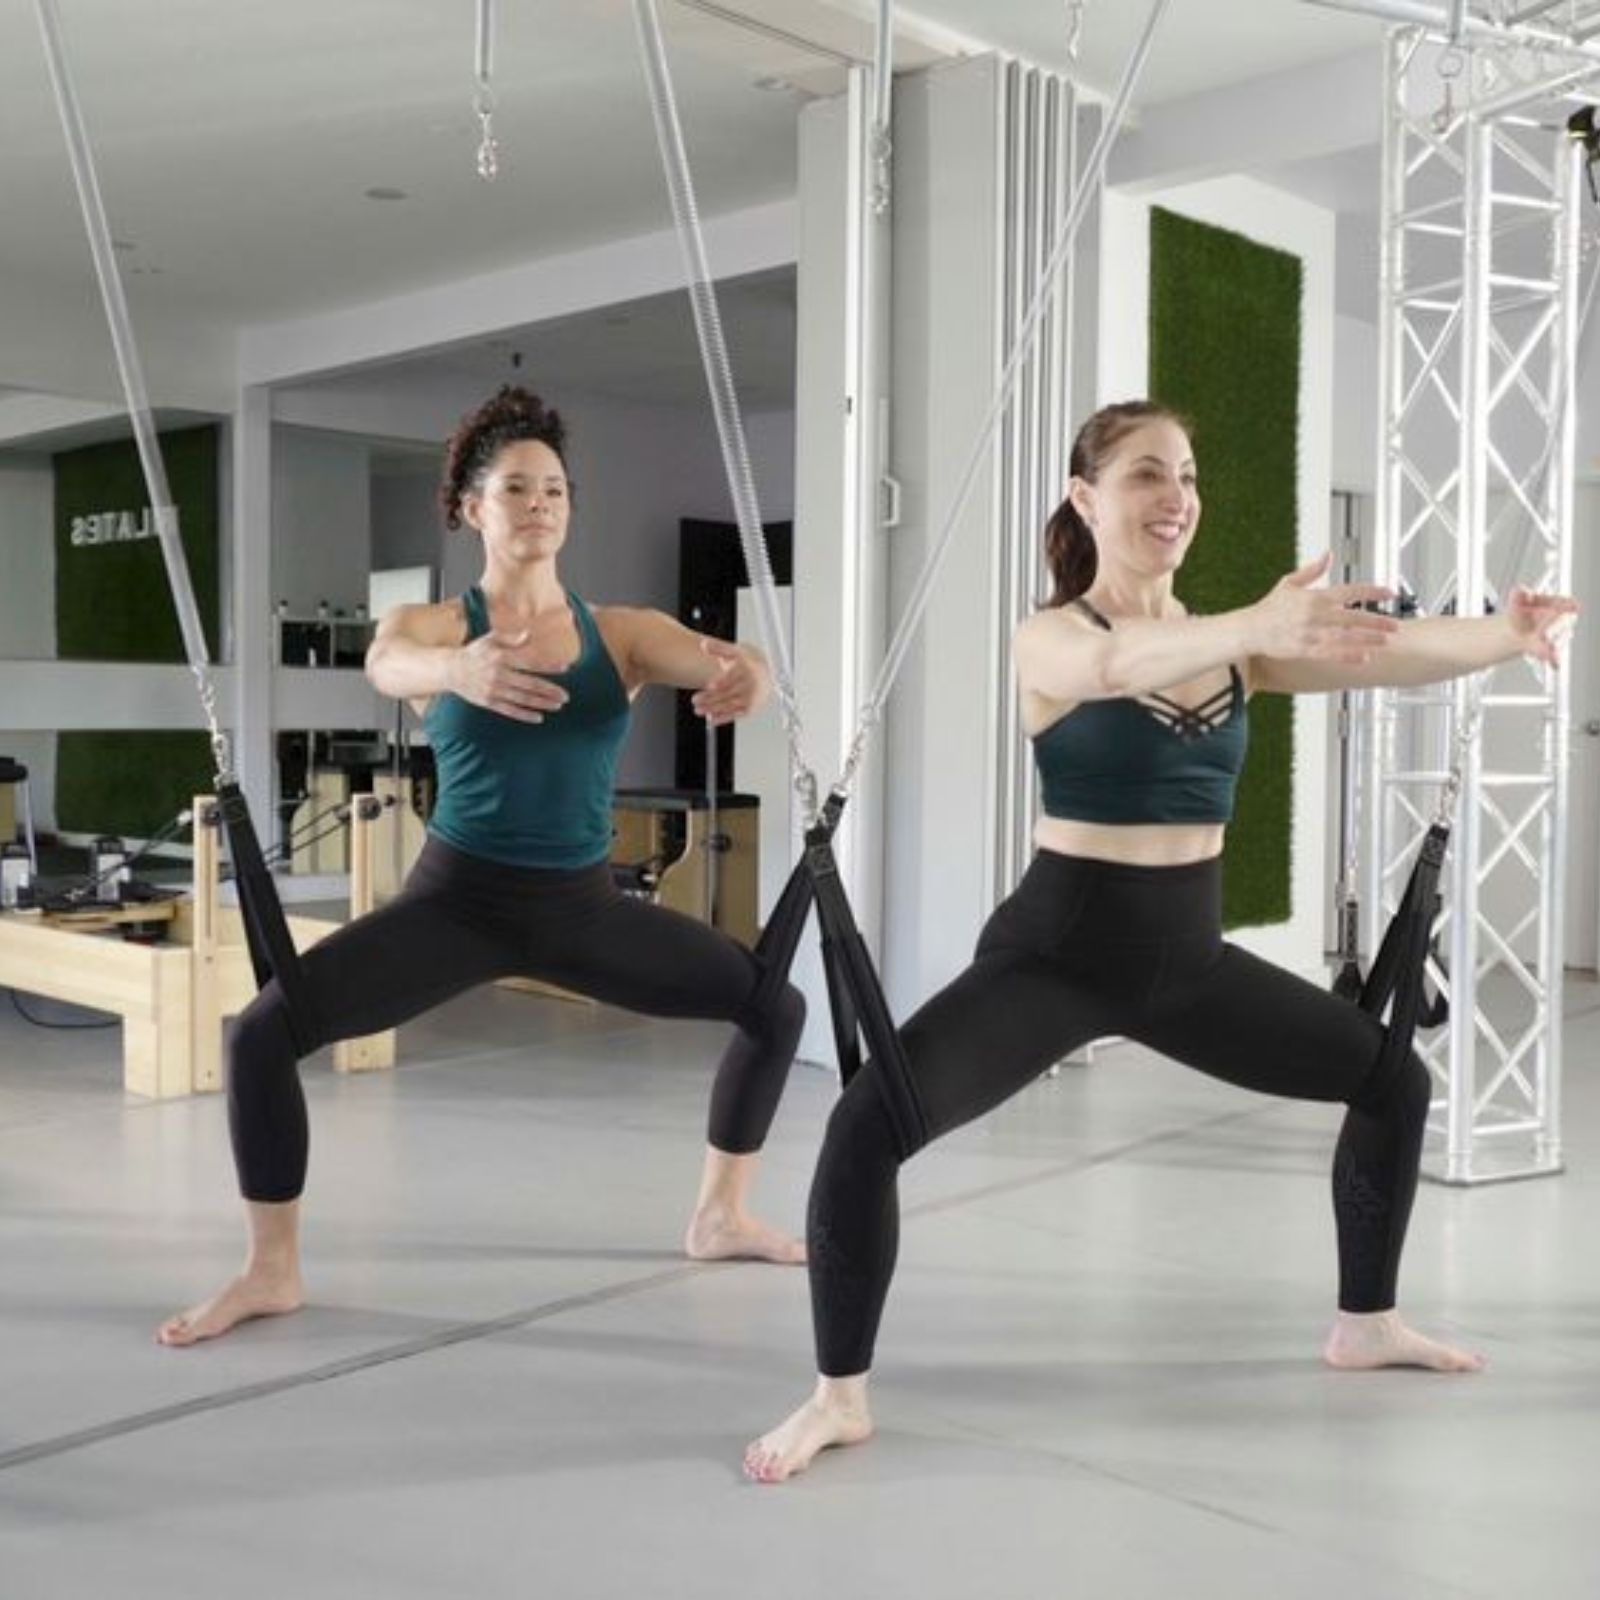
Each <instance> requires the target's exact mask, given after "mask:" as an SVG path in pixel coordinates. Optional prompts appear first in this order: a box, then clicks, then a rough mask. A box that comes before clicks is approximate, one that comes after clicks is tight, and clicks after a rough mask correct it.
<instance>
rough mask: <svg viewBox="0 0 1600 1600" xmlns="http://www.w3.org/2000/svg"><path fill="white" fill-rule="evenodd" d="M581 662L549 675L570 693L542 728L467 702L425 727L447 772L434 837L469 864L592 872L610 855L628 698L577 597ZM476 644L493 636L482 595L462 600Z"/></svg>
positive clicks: (444, 704) (443, 710)
mask: <svg viewBox="0 0 1600 1600" xmlns="http://www.w3.org/2000/svg"><path fill="white" fill-rule="evenodd" d="M567 603H568V605H570V606H571V608H572V618H573V621H574V622H575V623H576V624H577V626H578V644H579V648H578V659H577V660H576V661H575V662H574V663H573V664H572V665H571V666H570V667H568V668H567V669H566V671H565V672H546V673H541V674H540V676H541V677H545V678H548V679H549V680H550V681H551V682H552V683H558V684H560V685H561V687H562V688H564V689H565V690H566V691H567V694H568V696H569V698H568V700H567V703H566V704H565V705H564V706H563V707H562V708H561V709H560V710H559V711H557V712H554V713H552V714H550V715H548V716H546V717H545V719H544V721H543V722H518V721H517V720H516V719H515V718H514V717H503V716H501V715H500V714H499V713H498V712H495V711H485V710H484V709H483V708H482V707H481V706H475V705H473V704H471V703H470V702H469V701H466V700H463V699H461V698H460V697H459V696H458V695H453V694H441V695H435V696H434V698H433V700H432V701H431V702H430V703H429V706H428V710H427V714H426V715H425V716H424V718H423V727H425V728H426V729H427V732H428V740H429V743H430V744H431V745H432V746H433V758H434V764H435V768H436V770H437V773H438V785H439V789H438V793H439V798H438V801H437V803H436V804H435V806H434V810H433V816H432V818H431V819H430V821H429V823H428V831H429V832H430V833H432V834H433V835H435V836H436V837H437V838H439V839H442V840H443V841H444V842H445V843H446V844H448V845H453V846H454V847H455V848H456V849H457V850H461V851H464V852H465V853H466V854H468V855H472V856H480V857H482V858H483V859H485V860H488V861H501V862H505V863H506V864H507V865H509V866H516V867H588V866H593V865H594V864H595V863H596V862H598V861H604V860H605V859H606V858H607V857H608V856H609V855H610V854H611V791H612V786H613V781H614V779H615V776H616V767H617V752H618V750H619V749H620V748H621V746H622V741H623V738H624V736H625V735H626V734H627V731H628V712H629V706H628V694H627V690H626V689H625V688H624V687H623V683H622V679H621V677H620V676H619V675H618V673H617V669H616V667H615V666H614V665H613V663H612V660H611V654H610V652H609V651H608V650H607V649H606V646H605V640H603V639H602V638H601V637H600V629H599V627H598V626H597V625H596V623H595V620H594V617H593V615H592V614H591V613H590V611H589V608H588V607H587V606H586V605H585V604H584V603H583V601H582V600H580V599H579V598H578V597H577V595H575V594H572V593H571V592H570V591H569V593H568V595H567ZM461 604H462V608H463V610H465V612H466V616H467V637H468V638H469V639H476V638H478V637H479V636H480V635H482V634H485V633H487V632H488V631H489V611H488V606H487V605H486V604H485V602H484V598H483V591H482V590H481V589H480V588H479V587H478V586H477V585H476V584H474V585H473V587H472V588H470V589H468V590H467V592H466V593H465V594H464V595H462V597H461Z"/></svg>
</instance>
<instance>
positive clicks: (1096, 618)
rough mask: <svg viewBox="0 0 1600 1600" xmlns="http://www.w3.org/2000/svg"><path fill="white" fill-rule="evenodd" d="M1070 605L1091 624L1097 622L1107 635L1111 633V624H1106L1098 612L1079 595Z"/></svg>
mask: <svg viewBox="0 0 1600 1600" xmlns="http://www.w3.org/2000/svg"><path fill="white" fill-rule="evenodd" d="M1072 603H1073V605H1075V606H1076V607H1077V608H1078V609H1079V610H1080V611H1081V612H1082V613H1083V614H1084V616H1086V617H1088V618H1089V620H1090V621H1091V622H1097V623H1099V625H1100V626H1101V627H1102V628H1104V629H1105V630H1106V632H1107V633H1110V632H1111V624H1110V623H1109V622H1107V621H1106V619H1105V617H1104V616H1103V615H1102V614H1101V613H1100V612H1099V611H1097V610H1096V609H1095V607H1094V606H1092V605H1090V603H1089V602H1088V601H1087V600H1086V599H1085V598H1084V597H1083V596H1082V595H1081V594H1080V595H1079V596H1078V598H1077V599H1076V600H1074V601H1073V602H1072Z"/></svg>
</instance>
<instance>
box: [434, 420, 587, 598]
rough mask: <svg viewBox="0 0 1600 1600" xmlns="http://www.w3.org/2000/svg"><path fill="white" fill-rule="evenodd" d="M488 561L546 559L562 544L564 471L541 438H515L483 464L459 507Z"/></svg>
mask: <svg viewBox="0 0 1600 1600" xmlns="http://www.w3.org/2000/svg"><path fill="white" fill-rule="evenodd" d="M461 513H462V516H463V517H464V518H465V519H466V521H467V522H469V523H470V524H471V525H472V526H473V527H474V528H476V529H477V530H478V532H479V533H481V534H482V535H483V548H484V553H485V555H486V556H488V557H489V558H490V559H491V560H495V559H498V560H501V561H507V562H510V563H512V564H513V565H518V566H520V565H524V564H526V563H528V562H533V561H548V560H551V559H552V558H553V557H554V556H555V554H556V552H557V551H558V550H559V549H560V548H561V547H562V545H564V544H565V543H566V540H567V520H568V517H569V516H570V514H571V503H570V492H569V488H568V484H567V472H566V468H565V467H563V466H562V465H561V457H560V456H558V455H557V454H556V453H555V451H554V450H552V449H551V448H550V446H549V445H547V444H545V443H544V441H543V440H541V439H518V440H516V441H515V442H513V443H511V444H508V445H506V446H505V447H504V448H503V449H501V450H500V452H499V453H498V454H497V455H496V456H495V458H494V459H493V460H492V461H491V462H490V463H489V466H488V469H487V470H486V471H485V472H484V474H483V477H482V478H481V479H480V480H479V482H478V484H477V486H476V487H475V488H474V489H473V491H472V492H471V493H470V494H468V495H465V496H464V497H463V498H462V502H461Z"/></svg>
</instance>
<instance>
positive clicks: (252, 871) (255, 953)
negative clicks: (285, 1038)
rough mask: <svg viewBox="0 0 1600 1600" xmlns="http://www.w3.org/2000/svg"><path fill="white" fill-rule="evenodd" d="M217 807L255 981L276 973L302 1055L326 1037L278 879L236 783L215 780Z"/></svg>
mask: <svg viewBox="0 0 1600 1600" xmlns="http://www.w3.org/2000/svg"><path fill="white" fill-rule="evenodd" d="M217 811H218V815H219V816H220V817H221V819H222V827H223V831H224V832H225V833H226V834H227V836H228V853H229V855H230V856H231V857H232V858H233V877H234V883H235V884H236V886H237V888H238V891H239V912H240V915H241V917H242V919H243V921H244V935H245V942H246V944H247V945H248V946H249V949H250V965H251V966H252V967H253V968H254V969H255V975H256V986H257V987H258V988H262V989H264V988H266V986H267V985H268V984H269V983H270V982H272V980H273V979H274V978H276V979H277V982H278V988H279V989H280V990H281V991H282V992H283V998H284V1002H285V1005H286V1006H287V1008H288V1015H289V1031H290V1032H291V1033H292V1034H293V1035H294V1042H295V1047H296V1049H298V1050H299V1052H300V1053H301V1055H310V1054H311V1052H312V1051H313V1050H315V1049H317V1048H318V1047H319V1046H320V1045H321V1044H322V1043H323V1042H324V1041H323V1039H322V1037H321V1024H320V1021H319V1019H318V1018H317V1016H316V1014H315V1011H314V1008H313V1006H312V1004H311V999H310V996H309V994H308V993H307V989H306V983H305V978H304V976H303V975H302V973H301V970H300V955H299V952H298V951H297V950H296V949H295V947H294V939H293V937H292V936H291V935H290V933H289V924H288V921H287V919H286V918H285V917H284V914H283V903H282V901H281V900H279V898H278V889H277V885H276V884H274V883H273V881H272V874H271V873H270V872H269V871H268V870H267V864H266V862H265V860H263V858H262V855H261V843H260V841H259V840H258V839H257V838H256V830H255V824H254V823H253V822H252V821H251V820H250V808H249V807H248V806H247V805H246V804H245V799H244V796H243V795H242V794H241V793H240V792H239V786H238V785H237V784H234V783H219V784H218V785H217Z"/></svg>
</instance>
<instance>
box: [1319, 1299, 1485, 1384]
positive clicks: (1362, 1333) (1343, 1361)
mask: <svg viewBox="0 0 1600 1600" xmlns="http://www.w3.org/2000/svg"><path fill="white" fill-rule="evenodd" d="M1322 1359H1323V1360H1324V1361H1326V1362H1327V1363H1328V1365H1329V1366H1330V1367H1337V1368H1339V1370H1340V1371H1342V1372H1371V1371H1374V1370H1375V1369H1376V1368H1378V1367H1426V1368H1428V1369H1429V1370H1430V1371H1432V1372H1482V1371H1483V1368H1484V1366H1485V1364H1486V1363H1485V1362H1484V1358H1483V1357H1482V1356H1480V1355H1477V1354H1475V1353H1474V1352H1473V1351H1471V1350H1458V1349H1456V1348H1455V1346H1454V1345H1448V1344H1441V1343H1440V1342H1439V1341H1438V1340H1437V1339H1428V1338H1425V1337H1424V1336H1423V1335H1422V1334H1420V1333H1417V1332H1415V1331H1414V1330H1412V1329H1411V1328H1408V1327H1407V1326H1406V1325H1405V1323H1403V1322H1402V1321H1401V1320H1400V1313H1399V1312H1398V1311H1373V1312H1366V1313H1357V1312H1353V1311H1341V1312H1340V1313H1339V1315H1338V1317H1337V1318H1336V1319H1335V1321H1334V1324H1333V1330H1332V1332H1330V1333H1329V1335H1328V1342H1327V1344H1325V1345H1324V1346H1323V1347H1322Z"/></svg>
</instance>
